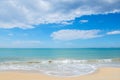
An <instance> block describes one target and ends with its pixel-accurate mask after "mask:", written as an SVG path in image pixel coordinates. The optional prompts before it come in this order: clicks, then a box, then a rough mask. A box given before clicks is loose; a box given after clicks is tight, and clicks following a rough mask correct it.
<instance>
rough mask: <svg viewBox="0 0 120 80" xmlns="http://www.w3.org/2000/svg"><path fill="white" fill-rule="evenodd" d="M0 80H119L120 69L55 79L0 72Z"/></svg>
mask: <svg viewBox="0 0 120 80" xmlns="http://www.w3.org/2000/svg"><path fill="white" fill-rule="evenodd" d="M0 80H120V68H101V69H99V70H98V71H96V72H95V73H93V74H88V75H84V76H77V77H55V76H49V75H45V74H39V73H30V72H19V71H18V72H14V71H11V72H0Z"/></svg>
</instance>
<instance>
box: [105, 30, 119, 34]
mask: <svg viewBox="0 0 120 80" xmlns="http://www.w3.org/2000/svg"><path fill="white" fill-rule="evenodd" d="M114 34H120V30H116V31H111V32H107V35H114Z"/></svg>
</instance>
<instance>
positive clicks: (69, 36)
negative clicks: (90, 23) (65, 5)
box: [51, 29, 102, 40]
mask: <svg viewBox="0 0 120 80" xmlns="http://www.w3.org/2000/svg"><path fill="white" fill-rule="evenodd" d="M99 32H100V30H70V29H67V30H59V31H57V32H53V33H52V34H51V37H52V38H53V39H54V40H75V39H90V38H96V37H101V36H102V35H99Z"/></svg>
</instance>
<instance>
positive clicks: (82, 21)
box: [80, 20, 88, 23]
mask: <svg viewBox="0 0 120 80" xmlns="http://www.w3.org/2000/svg"><path fill="white" fill-rule="evenodd" d="M87 22H88V20H80V23H87Z"/></svg>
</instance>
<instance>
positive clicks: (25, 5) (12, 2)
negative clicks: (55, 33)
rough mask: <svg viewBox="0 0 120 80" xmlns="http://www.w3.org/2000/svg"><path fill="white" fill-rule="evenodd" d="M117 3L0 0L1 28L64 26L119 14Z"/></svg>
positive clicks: (118, 0)
mask: <svg viewBox="0 0 120 80" xmlns="http://www.w3.org/2000/svg"><path fill="white" fill-rule="evenodd" d="M119 3H120V0H92V1H90V0H0V28H14V27H19V28H33V25H38V24H48V23H59V24H61V23H65V21H69V20H74V19H75V18H76V17H81V16H83V15H92V14H108V13H116V12H120V5H119ZM66 23H67V22H66ZM66 23H65V24H66Z"/></svg>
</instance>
